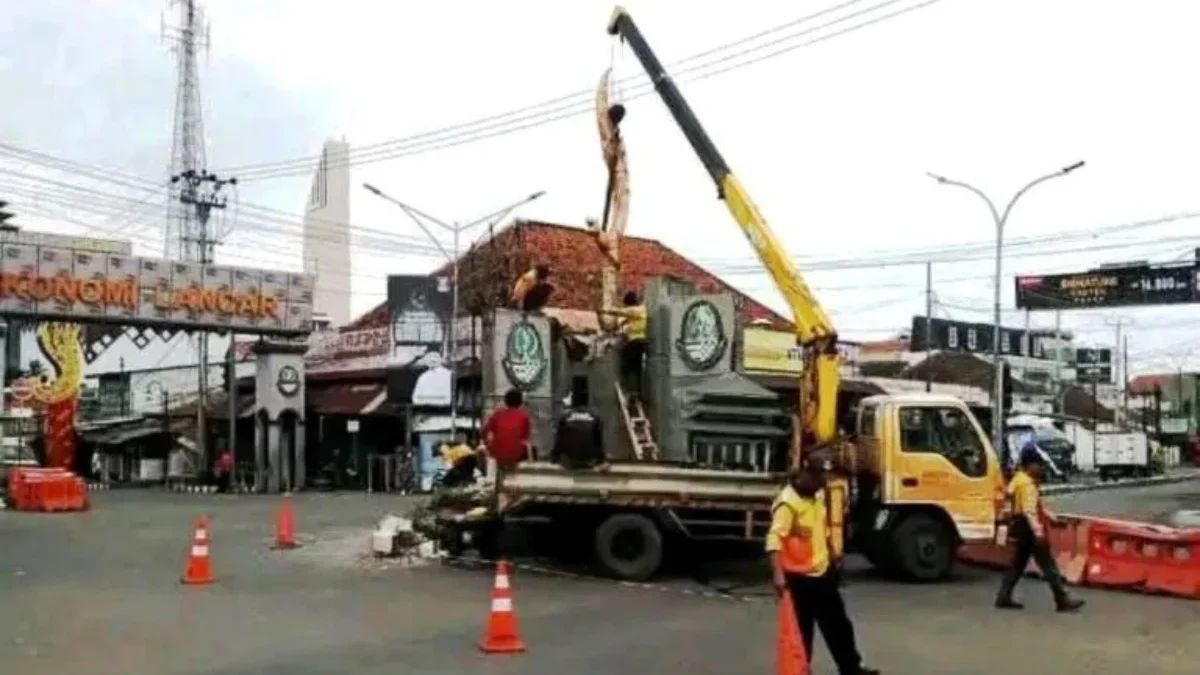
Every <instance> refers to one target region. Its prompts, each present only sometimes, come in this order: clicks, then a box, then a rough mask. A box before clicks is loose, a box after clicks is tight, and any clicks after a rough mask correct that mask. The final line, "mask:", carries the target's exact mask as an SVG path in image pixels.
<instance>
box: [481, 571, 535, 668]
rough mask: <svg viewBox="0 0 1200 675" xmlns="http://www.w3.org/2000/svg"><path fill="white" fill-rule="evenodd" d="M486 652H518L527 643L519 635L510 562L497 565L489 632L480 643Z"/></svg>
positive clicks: (489, 614) (482, 649)
mask: <svg viewBox="0 0 1200 675" xmlns="http://www.w3.org/2000/svg"><path fill="white" fill-rule="evenodd" d="M479 649H480V650H481V651H482V652H483V653H485V654H518V653H520V652H523V651H525V643H524V642H523V641H522V640H521V638H520V636H518V635H517V614H516V612H515V611H514V610H513V596H512V581H511V577H510V576H509V574H508V562H507V561H504V560H501V561H500V562H499V563H498V564H497V565H496V581H495V583H494V584H493V585H492V609H491V611H490V612H489V613H488V623H487V632H485V633H484V634H483V640H482V641H481V642H480V643H479Z"/></svg>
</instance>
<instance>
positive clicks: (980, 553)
mask: <svg viewBox="0 0 1200 675" xmlns="http://www.w3.org/2000/svg"><path fill="white" fill-rule="evenodd" d="M1088 529H1089V524H1088V521H1087V519H1086V518H1080V517H1077V516H1060V517H1059V522H1058V523H1056V524H1050V525H1049V526H1048V527H1047V528H1046V538H1047V539H1048V540H1049V542H1050V550H1051V551H1052V552H1053V553H1054V560H1055V562H1057V563H1058V569H1059V572H1061V573H1062V575H1063V577H1064V578H1065V579H1066V581H1067V583H1069V584H1078V583H1080V582H1082V580H1083V576H1084V570H1085V568H1086V567H1087V553H1088V537H1087V533H1088ZM1013 554H1014V551H1013V544H1012V542H1011V541H1010V542H1007V543H1006V544H1005V545H1004V546H1001V545H999V544H996V543H972V544H964V545H963V546H962V547H961V548H960V549H959V550H958V558H959V560H962V561H963V562H968V563H971V564H974V565H980V566H982V567H991V568H995V569H1004V568H1006V567H1008V566H1009V565H1011V564H1012V559H1013ZM1025 572H1026V574H1037V575H1040V574H1041V573H1042V571H1041V570H1040V569H1038V566H1037V563H1035V562H1034V561H1033V560H1030V561H1029V565H1028V567H1026V568H1025Z"/></svg>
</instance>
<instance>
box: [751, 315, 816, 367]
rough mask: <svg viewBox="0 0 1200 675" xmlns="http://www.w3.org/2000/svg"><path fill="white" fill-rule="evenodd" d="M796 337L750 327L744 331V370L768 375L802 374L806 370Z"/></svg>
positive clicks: (792, 334)
mask: <svg viewBox="0 0 1200 675" xmlns="http://www.w3.org/2000/svg"><path fill="white" fill-rule="evenodd" d="M801 358H802V354H801V350H800V347H798V346H796V335H795V334H794V333H791V332H787V331H779V330H771V329H770V328H761V327H757V326H749V327H747V328H746V329H745V330H743V331H742V368H743V369H745V370H751V371H759V372H768V373H792V374H796V375H798V374H800V373H801V372H802V371H803V370H804V362H803V361H802V360H801Z"/></svg>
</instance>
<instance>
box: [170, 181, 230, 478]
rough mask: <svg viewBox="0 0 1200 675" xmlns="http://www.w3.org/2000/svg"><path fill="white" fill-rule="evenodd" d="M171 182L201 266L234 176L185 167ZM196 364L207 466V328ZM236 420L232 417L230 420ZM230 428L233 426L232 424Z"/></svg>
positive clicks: (200, 440) (199, 440) (200, 438)
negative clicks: (186, 211) (213, 223)
mask: <svg viewBox="0 0 1200 675" xmlns="http://www.w3.org/2000/svg"><path fill="white" fill-rule="evenodd" d="M171 183H172V184H175V183H180V184H182V188H181V189H180V190H179V202H180V204H182V205H183V207H184V209H190V210H191V211H192V222H193V223H194V224H195V227H194V228H193V230H192V231H193V232H194V233H195V236H194V237H185V239H184V241H185V242H186V244H187V245H188V246H187V248H188V249H190V250H194V251H195V252H196V254H197V256H198V257H197V259H196V260H195V262H198V263H200V266H201V268H202V269H203V268H207V267H208V266H209V265H211V264H212V263H213V246H214V245H215V244H216V243H217V240H216V238H214V237H213V235H212V230H211V229H210V227H209V220H210V218H211V216H212V212H213V210H214V209H216V210H218V211H221V210H224V209H225V206H226V204H227V199H226V197H225V195H224V194H223V193H222V191H223V190H224V188H225V187H227V186H233V185H237V179H236V178H218V177H217V175H216V174H212V173H208V172H207V171H200V172H199V173H197V172H195V171H190V170H189V171H185V172H183V173H181V174H177V175H174V176H171ZM229 340H230V346H231V348H232V344H233V333H232V332H230V334H229ZM196 352H197V355H198V357H199V358H198V361H199V363H198V364H197V365H198V367H199V371H198V372H197V377H196V380H197V391H196V394H197V397H196V447H197V449H198V450H199V451H200V461H201V466H202V467H204V469H207V467H208V365H209V364H208V332H207V331H200V332H199V334H198V335H197V336H196ZM235 422H236V420H233V419H231V420H230V424H231V425H232V424H234V423H235ZM231 428H232V427H231Z"/></svg>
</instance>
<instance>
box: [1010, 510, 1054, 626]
mask: <svg viewBox="0 0 1200 675" xmlns="http://www.w3.org/2000/svg"><path fill="white" fill-rule="evenodd" d="M1009 530H1010V532H1011V534H1012V539H1013V542H1014V544H1015V546H1014V547H1013V558H1012V564H1011V565H1009V567H1008V571H1006V572H1005V573H1004V578H1003V579H1002V580H1001V581H1000V592H999V593H998V594H997V596H996V600H997V601H998V602H1008V601H1011V600H1012V594H1013V591H1014V590H1015V589H1016V588H1017V582H1018V581H1020V580H1021V577H1023V576H1025V569H1026V568H1027V567H1029V560H1030V559H1031V558H1032V559H1033V561H1034V562H1036V563H1037V564H1038V569H1040V570H1042V576H1043V577H1044V578H1045V579H1046V583H1047V584H1049V585H1050V591H1051V592H1052V593H1053V594H1054V603H1055V604H1056V605H1058V606H1060V607H1061V606H1062V605H1063V603H1065V602H1066V600H1067V589H1066V587H1065V586H1063V578H1062V573H1060V572H1059V571H1058V563H1057V562H1055V560H1054V555H1053V554H1051V552H1050V545H1049V544H1048V543H1047V542H1046V540H1045V539H1038V538H1037V537H1035V536H1033V530H1032V529H1031V528H1030V527H1029V523H1028V522H1027V521H1026V520H1025V518H1024V517H1023V516H1017V517H1016V518H1014V519H1013V524H1012V527H1010V528H1009Z"/></svg>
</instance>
